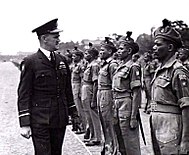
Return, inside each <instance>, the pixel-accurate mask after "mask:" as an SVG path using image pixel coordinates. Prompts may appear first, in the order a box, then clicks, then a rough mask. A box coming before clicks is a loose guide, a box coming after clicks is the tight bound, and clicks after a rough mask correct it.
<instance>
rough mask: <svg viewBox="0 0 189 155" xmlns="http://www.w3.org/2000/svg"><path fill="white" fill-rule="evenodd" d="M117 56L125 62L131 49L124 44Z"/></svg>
mask: <svg viewBox="0 0 189 155" xmlns="http://www.w3.org/2000/svg"><path fill="white" fill-rule="evenodd" d="M117 54H118V57H119V59H121V60H124V59H125V58H127V57H128V54H129V47H128V46H126V45H124V44H120V46H119V49H118V51H117Z"/></svg>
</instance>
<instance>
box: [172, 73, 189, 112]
mask: <svg viewBox="0 0 189 155" xmlns="http://www.w3.org/2000/svg"><path fill="white" fill-rule="evenodd" d="M172 80H173V83H172V88H173V89H174V92H175V94H176V96H177V98H178V103H179V106H180V107H181V108H183V107H186V106H189V73H188V72H187V71H184V69H177V70H176V71H175V73H174V75H173V78H172Z"/></svg>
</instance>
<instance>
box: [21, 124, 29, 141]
mask: <svg viewBox="0 0 189 155" xmlns="http://www.w3.org/2000/svg"><path fill="white" fill-rule="evenodd" d="M20 134H21V135H22V136H23V137H24V138H27V139H29V138H30V137H31V128H30V126H24V127H21V128H20Z"/></svg>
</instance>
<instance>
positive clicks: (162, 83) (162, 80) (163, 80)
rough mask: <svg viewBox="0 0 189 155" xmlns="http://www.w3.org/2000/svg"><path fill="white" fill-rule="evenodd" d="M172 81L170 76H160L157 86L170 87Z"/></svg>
mask: <svg viewBox="0 0 189 155" xmlns="http://www.w3.org/2000/svg"><path fill="white" fill-rule="evenodd" d="M170 83H171V79H170V78H166V77H160V78H159V79H158V81H157V86H158V87H160V88H162V89H164V88H166V87H168V86H169V85H170Z"/></svg>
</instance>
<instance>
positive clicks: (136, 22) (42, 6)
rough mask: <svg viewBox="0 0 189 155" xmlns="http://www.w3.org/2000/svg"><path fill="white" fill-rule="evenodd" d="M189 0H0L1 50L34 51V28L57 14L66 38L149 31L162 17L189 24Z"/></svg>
mask: <svg viewBox="0 0 189 155" xmlns="http://www.w3.org/2000/svg"><path fill="white" fill-rule="evenodd" d="M188 4H189V1H188V0H180V1H178V0H4V1H1V2H0V19H1V22H0V23H1V25H0V53H1V54H16V53H17V52H19V51H22V52H34V51H36V50H37V49H38V47H39V43H38V39H37V36H36V34H35V33H31V31H32V30H33V29H34V28H36V27H38V26H40V25H42V24H44V23H46V22H48V21H50V20H52V19H54V18H58V27H59V29H62V30H63V32H62V33H61V34H60V39H61V41H63V42H67V41H71V40H72V41H74V42H76V41H81V40H82V39H91V40H92V39H96V38H97V37H105V36H108V35H109V34H112V33H117V34H121V35H125V34H126V31H132V32H133V34H132V37H133V38H134V39H136V38H137V36H138V35H140V34H142V33H147V34H150V29H151V28H152V27H158V26H161V25H162V19H164V18H167V19H169V20H172V21H174V20H183V21H184V22H185V23H186V24H188V25H189V17H188V14H189V11H188Z"/></svg>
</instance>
